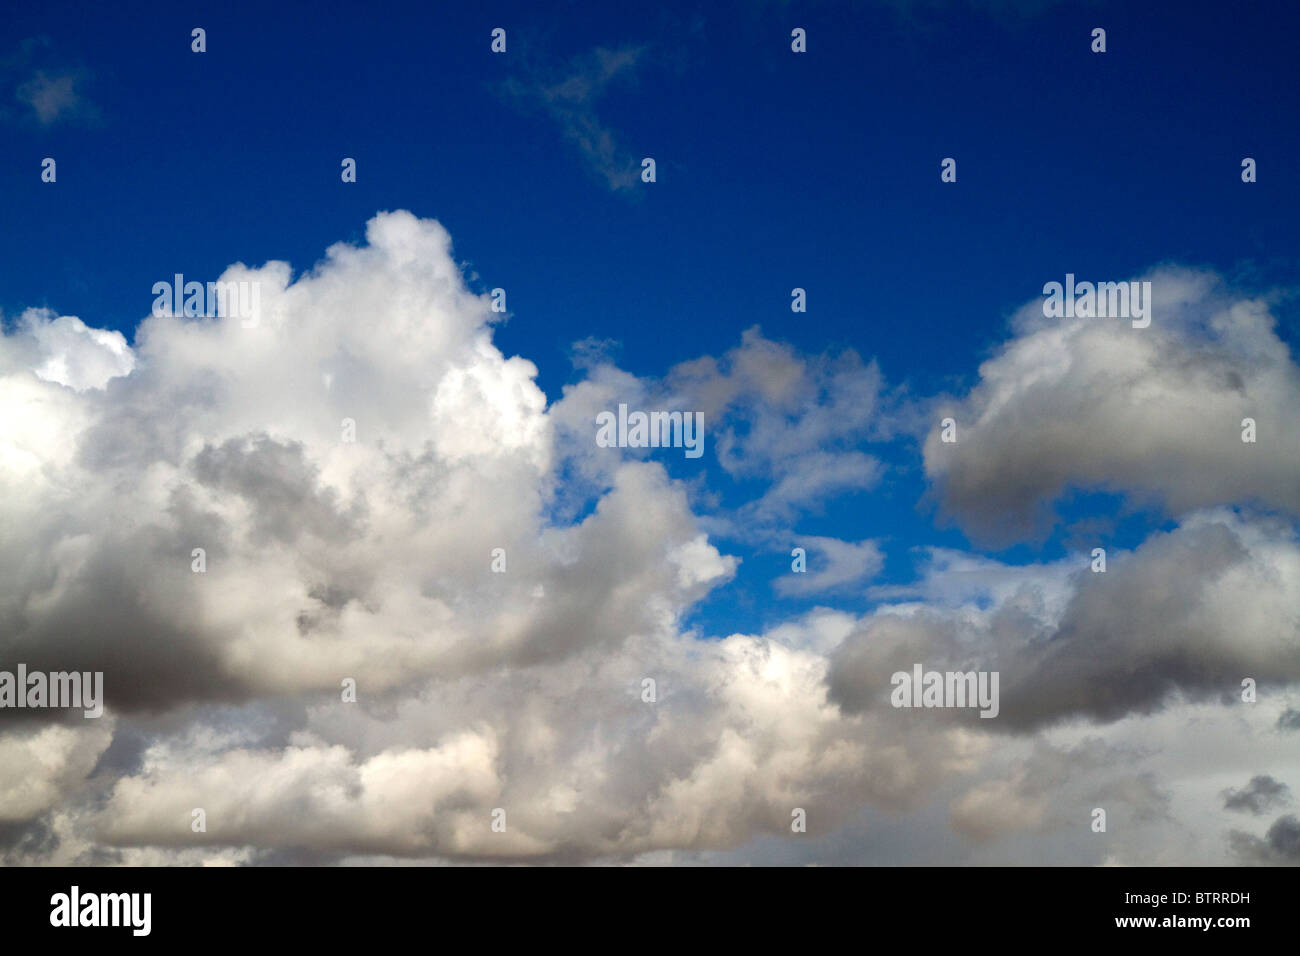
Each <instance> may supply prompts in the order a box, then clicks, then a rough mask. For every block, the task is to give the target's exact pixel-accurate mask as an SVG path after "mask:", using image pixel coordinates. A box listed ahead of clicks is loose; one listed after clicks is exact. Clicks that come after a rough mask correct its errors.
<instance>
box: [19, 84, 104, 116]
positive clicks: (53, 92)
mask: <svg viewBox="0 0 1300 956" xmlns="http://www.w3.org/2000/svg"><path fill="white" fill-rule="evenodd" d="M83 84H84V78H83V76H82V75H81V74H80V73H76V72H69V73H57V74H49V73H46V72H45V71H44V70H37V71H36V73H35V75H33V76H32V77H31V78H30V79H28V80H26V81H25V82H23V83H21V84H19V86H18V89H17V90H15V91H14V95H15V96H16V97H17V99H18V100H19V102H21V103H26V104H27V105H28V106H30V107H31V108H32V110H33V111H34V112H35V113H36V119H37V121H38V122H39V123H40V124H41V125H42V126H50V125H52V124H54V123H55V122H58V121H60V120H69V119H77V118H82V119H91V118H94V117H95V116H97V115H98V111H97V110H96V108H95V107H94V105H93V104H91V103H90V102H89V101H88V100H87V99H86V98H85V97H84V96H83V95H82V94H81V92H80V90H79V87H81V86H82V85H83Z"/></svg>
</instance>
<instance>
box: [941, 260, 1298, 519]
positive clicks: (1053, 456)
mask: <svg viewBox="0 0 1300 956" xmlns="http://www.w3.org/2000/svg"><path fill="white" fill-rule="evenodd" d="M1143 278H1144V279H1145V280H1147V281H1150V282H1151V283H1152V299H1153V304H1152V307H1151V308H1152V317H1151V324H1150V326H1149V327H1147V328H1133V327H1132V325H1131V323H1130V322H1128V321H1127V320H1123V319H1115V318H1073V319H1052V318H1046V317H1044V316H1043V309H1042V301H1041V300H1035V301H1034V302H1031V303H1029V304H1028V305H1026V306H1025V307H1024V308H1022V309H1021V310H1020V311H1019V312H1018V313H1017V314H1016V316H1015V317H1014V319H1013V329H1014V331H1015V336H1014V338H1012V339H1011V340H1010V341H1008V342H1007V343H1006V344H1005V345H1003V346H1002V347H1001V348H1000V349H999V350H998V352H997V354H996V355H994V356H993V357H992V358H990V359H989V360H988V361H986V362H984V363H983V364H982V365H981V366H980V370H979V374H980V377H979V382H978V384H977V385H976V386H975V388H974V389H973V390H972V391H971V392H970V394H968V395H966V396H965V397H964V398H959V399H953V400H946V401H940V402H937V403H936V405H935V408H934V413H933V419H934V423H935V429H934V431H933V432H931V433H930V434H929V435H928V436H927V437H926V439H925V446H924V455H925V469H926V473H927V474H928V475H929V476H930V478H931V479H932V480H933V481H934V482H935V484H936V497H937V499H938V502H939V503H940V505H941V507H942V509H943V511H944V512H945V513H946V514H947V515H948V516H950V517H951V518H953V519H954V520H956V521H957V522H959V523H960V524H961V525H962V526H963V527H964V528H965V529H967V530H968V531H970V532H972V533H973V534H976V535H979V536H981V537H982V538H983V539H987V540H989V541H992V542H994V543H1006V542H1009V541H1014V540H1019V539H1023V538H1026V537H1031V536H1033V535H1035V534H1038V533H1041V532H1042V531H1043V530H1044V529H1045V528H1046V527H1047V526H1049V525H1050V524H1051V523H1052V522H1053V520H1054V517H1053V515H1052V513H1051V506H1052V504H1053V502H1055V501H1056V500H1058V499H1059V498H1061V497H1062V496H1063V495H1064V494H1066V493H1067V492H1068V491H1069V490H1070V489H1074V488H1081V489H1088V490H1102V491H1112V492H1121V493H1126V494H1129V495H1131V496H1134V498H1135V499H1136V500H1138V501H1146V502H1150V503H1152V504H1156V505H1158V506H1160V507H1162V508H1163V509H1165V510H1166V511H1167V513H1169V514H1171V515H1181V514H1186V513H1188V512H1190V511H1193V510H1196V509H1198V508H1205V507H1210V506H1213V505H1221V504H1232V503H1238V502H1255V503H1258V504H1261V505H1263V506H1266V507H1270V508H1276V509H1280V510H1283V511H1285V512H1287V513H1289V514H1291V515H1296V514H1300V482H1297V481H1296V475H1297V474H1298V473H1300V433H1298V432H1297V431H1296V429H1295V428H1293V427H1292V426H1291V422H1292V420H1293V419H1294V416H1295V409H1296V408H1297V407H1300V369H1298V368H1297V366H1296V363H1295V361H1294V359H1293V358H1292V356H1291V354H1290V352H1289V350H1288V348H1287V346H1286V344H1285V343H1284V342H1283V341H1282V340H1281V339H1279V338H1278V336H1277V333H1276V331H1275V328H1274V326H1275V319H1274V317H1273V315H1272V314H1271V312H1270V311H1269V303H1268V302H1267V301H1266V300H1264V299H1259V298H1247V297H1242V296H1240V295H1235V294H1232V293H1230V292H1229V291H1228V290H1225V289H1224V288H1223V287H1222V285H1221V283H1220V282H1219V281H1218V280H1217V279H1216V278H1215V277H1214V276H1212V275H1210V274H1207V273H1201V272H1192V271H1187V270H1179V269H1172V268H1169V269H1162V270H1158V271H1156V272H1154V273H1151V274H1150V275H1148V276H1145V277H1143ZM945 417H951V418H953V419H954V420H955V421H956V423H957V441H956V442H947V443H945V442H943V441H942V440H941V435H940V432H939V429H938V427H937V425H938V422H939V421H940V420H941V419H942V418H945ZM1246 418H1250V419H1253V420H1254V422H1255V423H1256V432H1257V441H1256V442H1255V443H1246V442H1243V441H1242V431H1243V426H1242V421H1243V419H1246Z"/></svg>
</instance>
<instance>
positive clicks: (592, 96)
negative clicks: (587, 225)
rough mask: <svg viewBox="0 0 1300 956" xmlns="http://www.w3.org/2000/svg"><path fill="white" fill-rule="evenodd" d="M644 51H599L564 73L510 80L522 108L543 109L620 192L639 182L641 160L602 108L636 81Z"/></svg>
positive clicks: (544, 71)
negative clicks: (618, 87) (620, 87)
mask: <svg viewBox="0 0 1300 956" xmlns="http://www.w3.org/2000/svg"><path fill="white" fill-rule="evenodd" d="M645 50H646V48H645V47H644V46H622V47H619V48H617V49H607V48H605V47H597V48H596V49H594V50H592V51H591V52H589V53H586V54H584V55H582V56H578V57H575V58H573V59H572V60H570V61H569V62H568V63H567V64H566V65H565V66H563V67H561V68H558V69H556V68H553V67H552V68H541V69H534V70H526V71H525V73H524V76H523V77H522V78H521V77H518V76H512V77H510V78H509V79H507V80H506V81H505V84H504V90H505V92H506V94H507V95H508V96H509V97H510V98H512V99H514V100H515V101H516V102H517V103H519V104H520V105H521V106H531V107H537V108H540V109H541V110H542V112H543V113H544V114H546V115H547V116H548V117H550V119H552V120H553V121H554V122H555V123H556V124H558V126H559V127H560V130H561V132H562V133H563V135H564V138H565V139H566V140H568V141H569V142H570V143H572V144H573V145H574V146H575V147H577V149H578V151H579V152H580V153H581V154H582V157H583V159H584V161H585V162H586V164H587V166H588V168H589V169H591V171H592V172H593V173H595V174H596V175H597V176H599V177H600V178H601V179H603V180H604V181H605V183H606V185H608V186H609V188H610V189H612V190H614V191H618V190H622V189H629V188H631V187H632V186H633V185H634V184H635V183H636V181H637V175H638V172H637V171H638V168H639V166H638V163H639V160H638V159H637V158H636V157H635V156H633V155H632V154H631V153H630V152H629V151H628V150H627V149H626V148H624V147H623V146H622V145H621V144H620V142H619V137H618V134H617V133H616V132H615V130H614V129H613V128H612V127H610V126H609V125H607V124H606V123H605V122H604V121H603V120H602V119H601V118H600V116H599V115H598V114H597V112H596V106H597V104H598V103H599V102H600V100H601V99H602V98H603V97H604V96H605V95H606V94H607V93H608V92H609V90H610V89H611V88H612V87H613V86H614V85H615V84H616V83H618V82H628V81H633V80H634V79H635V76H636V71H637V69H638V67H639V66H640V64H641V63H642V62H643V60H644V54H645Z"/></svg>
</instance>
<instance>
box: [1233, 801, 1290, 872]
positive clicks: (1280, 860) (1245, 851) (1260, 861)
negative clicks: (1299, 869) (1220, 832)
mask: <svg viewBox="0 0 1300 956" xmlns="http://www.w3.org/2000/svg"><path fill="white" fill-rule="evenodd" d="M1229 840H1230V842H1231V845H1232V849H1233V852H1234V853H1235V854H1236V855H1237V858H1238V860H1239V861H1240V862H1242V863H1245V864H1247V865H1250V866H1261V865H1263V866H1300V820H1297V819H1296V817H1295V814H1293V813H1289V814H1287V815H1286V816H1284V817H1278V818H1277V819H1276V820H1275V821H1273V825H1272V826H1271V827H1269V828H1268V833H1267V834H1265V835H1264V838H1263V839H1260V838H1259V837H1257V836H1253V835H1251V834H1249V833H1243V832H1242V831H1240V830H1234V831H1233V832H1232V833H1231V835H1230V837H1229Z"/></svg>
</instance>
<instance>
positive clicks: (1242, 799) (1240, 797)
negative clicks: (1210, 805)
mask: <svg viewBox="0 0 1300 956" xmlns="http://www.w3.org/2000/svg"><path fill="white" fill-rule="evenodd" d="M1290 800H1291V788H1290V787H1288V786H1287V785H1286V784H1284V783H1282V782H1280V781H1278V780H1274V779H1273V778H1272V777H1270V776H1268V775H1267V774H1260V775H1259V776H1255V777H1251V778H1250V783H1248V784H1246V786H1244V787H1241V788H1240V789H1228V790H1225V791H1223V809H1225V810H1235V811H1238V812H1242V813H1253V814H1255V816H1259V815H1260V814H1262V813H1266V812H1268V811H1269V810H1272V809H1273V808H1275V807H1278V806H1282V805H1283V804H1286V803H1289V802H1290Z"/></svg>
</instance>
